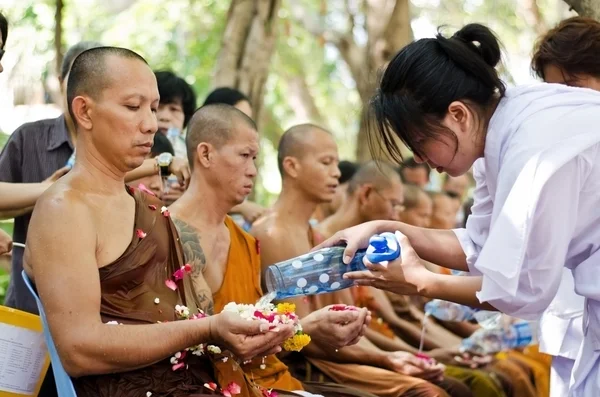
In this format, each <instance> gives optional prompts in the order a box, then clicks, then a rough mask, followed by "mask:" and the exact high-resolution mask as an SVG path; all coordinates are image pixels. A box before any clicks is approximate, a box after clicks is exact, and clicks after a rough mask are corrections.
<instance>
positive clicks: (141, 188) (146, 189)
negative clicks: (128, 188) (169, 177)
mask: <svg viewBox="0 0 600 397" xmlns="http://www.w3.org/2000/svg"><path fill="white" fill-rule="evenodd" d="M138 189H140V191H142V192H144V193H147V194H149V195H151V196H155V197H156V194H154V192H153V191H152V190H150V189H148V188H147V187H146V185H144V184H143V183H140V184H139V185H138Z"/></svg>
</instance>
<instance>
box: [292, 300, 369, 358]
mask: <svg viewBox="0 0 600 397" xmlns="http://www.w3.org/2000/svg"><path fill="white" fill-rule="evenodd" d="M332 307H333V306H327V307H324V308H322V309H320V310H316V311H314V312H312V313H310V314H309V315H308V316H306V317H304V318H303V319H302V320H301V324H302V329H303V330H304V332H305V333H307V334H308V335H310V337H311V340H312V341H313V342H315V343H316V344H318V345H321V346H323V347H331V348H334V349H340V348H342V347H345V346H351V345H354V344H356V343H358V341H359V340H360V338H361V337H362V336H363V335H364V333H365V331H366V329H367V326H368V324H369V322H370V320H371V315H370V313H369V311H368V310H367V309H364V308H363V309H359V308H356V310H342V311H336V310H330V309H331V308H332Z"/></svg>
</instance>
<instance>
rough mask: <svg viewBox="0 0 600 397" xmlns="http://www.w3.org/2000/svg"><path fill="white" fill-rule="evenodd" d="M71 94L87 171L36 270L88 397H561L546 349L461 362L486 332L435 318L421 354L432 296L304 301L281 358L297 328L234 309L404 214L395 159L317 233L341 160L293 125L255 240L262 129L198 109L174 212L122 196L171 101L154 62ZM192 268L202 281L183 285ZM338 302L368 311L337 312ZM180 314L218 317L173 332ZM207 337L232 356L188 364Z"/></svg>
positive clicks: (38, 243) (76, 79) (125, 60)
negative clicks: (240, 215) (340, 235)
mask: <svg viewBox="0 0 600 397" xmlns="http://www.w3.org/2000/svg"><path fill="white" fill-rule="evenodd" d="M106 76H111V78H110V79H107V78H106ZM67 91H68V93H69V97H70V98H71V99H72V100H71V101H69V102H70V105H69V112H70V113H71V115H72V117H73V120H74V122H75V125H76V127H77V129H78V131H79V132H78V134H79V135H78V140H77V156H78V159H77V163H76V166H75V167H74V168H73V170H72V171H70V172H69V173H68V174H67V175H65V176H64V177H62V178H61V179H59V180H58V181H57V182H56V183H55V184H53V185H52V187H51V188H50V189H48V190H47V191H46V192H45V193H44V195H43V196H42V197H41V198H40V199H39V200H38V202H37V204H36V208H35V210H34V212H33V215H32V219H31V225H30V229H29V234H28V240H27V241H28V243H27V246H26V249H25V255H24V269H25V271H26V272H27V274H28V275H29V277H30V278H31V279H32V280H33V282H34V283H35V285H36V288H37V291H38V292H39V296H40V298H41V301H42V302H43V307H44V309H45V313H46V316H47V321H48V326H49V329H50V333H51V335H52V339H53V340H54V342H55V344H56V346H57V350H58V354H59V357H60V360H61V363H62V365H63V366H64V368H65V370H66V371H67V373H68V374H69V375H70V376H71V377H72V379H73V384H74V386H75V390H76V392H77V394H78V395H79V396H98V395H99V396H114V395H119V396H126V397H127V396H139V395H144V394H145V393H146V395H158V396H163V395H169V396H190V395H192V396H201V395H211V394H214V393H220V394H225V395H227V394H236V393H238V392H239V393H238V394H239V395H242V396H261V395H262V396H265V395H274V393H273V392H276V393H278V395H281V396H294V395H323V396H372V395H376V396H381V397H388V396H389V397H398V396H456V397H458V396H461V397H464V396H467V397H468V396H515V397H516V396H519V397H521V396H526V397H527V396H539V397H541V396H544V395H547V393H548V368H549V364H548V362H547V359H546V357H544V356H541V355H539V354H537V353H536V352H535V349H530V350H529V351H526V352H521V351H509V352H505V353H504V354H502V355H499V356H495V357H473V356H469V355H463V354H461V353H460V352H459V350H458V344H459V343H460V340H461V339H462V338H464V337H466V336H468V335H469V334H471V333H472V332H474V330H475V329H476V328H477V326H476V325H473V324H470V323H459V324H454V325H453V326H452V325H449V324H442V323H436V322H433V321H432V322H431V324H430V325H429V326H428V327H427V332H426V334H425V337H424V340H423V346H424V352H425V353H426V354H427V355H428V356H429V359H427V360H425V359H422V358H419V357H417V356H416V353H417V352H418V350H419V341H420V332H421V321H422V318H423V311H422V302H419V301H413V300H410V299H408V298H407V297H404V296H398V295H393V294H387V293H384V292H382V291H379V290H377V289H374V288H371V287H355V288H352V289H347V290H343V291H340V292H336V293H333V294H323V295H316V296H311V297H306V298H300V299H294V300H293V301H292V303H294V304H295V307H296V314H297V315H298V316H299V317H300V318H301V324H302V327H303V329H304V332H305V333H307V334H309V335H310V336H311V339H312V340H311V343H310V344H308V345H307V346H306V347H304V349H303V350H302V351H301V352H299V353H287V352H286V353H281V354H279V353H280V350H281V348H280V345H281V344H282V343H283V341H285V340H286V339H288V338H289V337H290V336H291V335H292V334H293V329H292V327H291V326H289V325H280V326H278V328H277V329H274V330H273V329H264V327H263V326H262V323H261V322H260V321H248V320H245V319H242V318H241V317H239V316H237V315H234V314H232V313H227V312H222V310H223V308H224V307H225V305H226V304H227V303H229V302H236V303H245V304H251V303H255V302H256V301H257V300H258V299H259V298H260V297H261V295H262V288H261V280H260V274H261V272H262V270H263V269H264V268H265V267H266V266H268V265H270V264H273V263H275V262H279V261H281V260H285V259H289V258H292V257H295V256H298V255H301V254H305V253H307V252H308V251H310V250H311V249H312V248H313V247H314V246H315V245H316V244H317V243H319V242H320V241H321V240H322V239H323V238H326V237H329V236H331V235H333V234H334V233H335V232H336V231H338V230H341V229H344V228H347V227H350V226H353V225H357V224H359V223H363V222H367V221H370V220H373V219H396V218H397V217H398V215H401V214H402V213H403V211H402V209H403V208H402V207H404V206H406V205H408V204H409V203H408V202H407V201H405V194H404V189H405V188H406V187H405V186H404V185H403V183H402V181H401V179H400V176H399V174H398V173H397V171H396V170H395V169H394V168H393V167H391V166H390V165H387V164H385V163H382V162H378V163H368V164H365V165H363V166H361V167H360V168H359V169H358V171H357V172H356V173H355V174H354V175H353V176H352V178H351V179H350V180H349V181H348V184H347V188H346V192H345V197H344V200H343V201H342V203H341V205H340V207H339V209H338V210H337V211H336V212H335V213H334V214H332V215H331V216H329V217H327V218H326V219H323V220H322V221H320V222H319V223H318V224H317V225H316V226H312V225H311V223H310V220H311V218H312V216H313V214H314V213H315V210H316V208H317V206H318V205H320V204H323V203H327V202H330V201H331V200H332V199H333V197H334V196H335V194H336V191H337V190H338V188H339V177H340V171H339V168H338V148H337V145H336V142H335V140H334V138H333V136H332V135H331V134H330V133H329V132H328V131H326V130H324V129H323V128H320V127H318V126H315V125H311V124H303V125H298V126H295V127H292V128H290V129H289V130H287V131H286V132H285V133H284V135H283V136H282V138H281V141H280V143H279V147H278V167H279V171H280V173H281V177H282V191H281V194H280V195H279V197H278V198H277V200H276V201H275V203H274V204H273V206H272V207H271V208H270V209H269V211H267V212H266V213H265V214H264V215H263V216H262V217H261V218H259V219H258V220H257V221H255V222H254V224H253V225H252V229H251V230H250V233H247V232H245V231H244V230H242V228H240V227H239V226H238V225H236V224H235V222H234V221H233V220H232V219H231V218H230V217H228V216H227V214H228V213H229V212H230V211H231V210H232V208H233V207H234V206H236V205H239V204H240V203H242V202H243V201H244V200H245V199H246V197H247V196H248V195H249V193H250V192H251V190H252V187H253V180H254V178H255V177H256V173H257V170H256V165H255V159H256V156H257V155H258V152H259V149H260V145H259V133H258V131H257V128H256V125H255V123H254V121H252V119H250V118H249V117H248V116H247V115H245V114H244V113H243V112H241V111H239V110H238V109H236V108H234V107H232V106H229V105H209V106H204V107H202V108H200V109H198V110H197V111H196V112H195V113H194V115H193V117H192V118H191V120H190V123H189V126H188V132H187V137H186V145H187V150H188V158H189V161H190V167H191V170H192V171H191V172H192V173H191V177H190V179H189V185H188V186H186V189H185V193H183V195H182V196H181V197H180V198H179V199H177V201H175V202H174V203H173V204H172V205H171V206H169V207H168V208H167V207H164V206H163V203H162V202H161V201H160V200H159V199H158V198H156V197H155V196H154V195H153V194H151V193H150V192H149V191H148V190H147V189H145V188H139V187H136V186H135V184H134V185H133V186H129V187H127V188H124V175H125V173H126V172H128V171H130V170H132V169H135V168H136V167H138V166H139V165H140V164H141V163H142V162H143V161H144V160H145V157H147V156H148V153H149V152H150V146H151V145H149V143H150V142H151V141H152V139H153V134H154V133H155V132H156V119H155V117H154V116H153V109H155V106H156V104H157V103H158V93H157V90H156V84H155V80H154V74H153V73H152V71H151V70H150V68H149V67H148V66H147V64H146V63H145V62H144V61H143V59H142V58H141V57H139V56H138V55H137V54H135V53H133V52H131V51H129V50H126V49H120V48H113V47H102V48H97V49H93V50H89V51H86V52H84V53H82V55H80V56H79V57H78V58H77V59H76V60H75V62H74V64H73V67H72V70H71V76H70V78H69V81H68V90H67ZM130 102H134V103H130ZM123 103H124V104H125V105H122V104H123ZM417 193H419V191H417ZM423 197H425V196H421V195H420V194H416V198H415V199H414V201H415V203H420V202H421V200H422V198H423ZM410 206H411V209H414V208H416V207H417V205H416V204H410ZM404 210H405V209H404ZM409 212H410V209H409V211H408V213H409ZM405 220H406V221H408V220H409V217H406V218H405ZM132 231H133V233H132ZM184 265H189V266H184ZM182 268H186V269H188V270H189V271H188V272H186V273H185V274H182V275H180V277H175V278H173V274H174V273H176V272H178V271H180V270H181V269H182ZM337 304H345V305H350V306H355V307H357V308H358V310H347V311H336V310H330V309H331V307H332V305H337ZM176 305H185V306H186V307H187V308H188V309H189V311H190V313H194V314H197V313H200V312H201V313H204V314H206V315H207V316H206V317H204V318H200V319H196V320H194V321H175V320H178V316H177V313H176V310H175V309H174V308H175V307H176ZM114 323H118V324H121V325H113V324H114ZM207 343H208V344H213V345H217V346H219V347H220V349H219V350H220V351H222V352H230V353H231V357H229V356H224V355H223V354H217V353H215V354H213V353H210V354H208V353H207V354H204V355H200V356H198V355H193V354H188V355H187V356H185V364H186V365H185V366H183V367H178V368H177V369H175V370H174V367H173V362H174V361H173V356H175V362H176V361H177V360H179V359H181V360H183V357H182V355H181V353H180V352H181V351H184V350H185V349H186V348H189V347H192V346H197V345H198V344H207ZM177 353H179V355H178V356H177ZM229 358H230V359H229ZM232 385H235V387H232ZM213 389H216V391H214V390H213ZM232 391H233V393H232ZM148 393H150V394H148Z"/></svg>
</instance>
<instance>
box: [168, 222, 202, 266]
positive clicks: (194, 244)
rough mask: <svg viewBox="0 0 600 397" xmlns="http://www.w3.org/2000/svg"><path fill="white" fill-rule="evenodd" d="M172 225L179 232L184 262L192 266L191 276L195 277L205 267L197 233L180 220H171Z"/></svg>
mask: <svg viewBox="0 0 600 397" xmlns="http://www.w3.org/2000/svg"><path fill="white" fill-rule="evenodd" d="M173 223H175V226H176V227H177V231H178V232H179V238H180V239H181V245H182V246H183V254H184V256H185V261H186V262H187V263H189V264H190V265H192V276H193V277H197V276H198V275H199V274H201V273H202V272H203V271H204V267H205V266H206V256H205V255H204V250H202V246H201V245H200V236H199V233H198V231H197V230H196V229H194V228H193V227H192V226H191V225H189V224H188V223H186V222H184V221H182V220H180V219H175V218H173Z"/></svg>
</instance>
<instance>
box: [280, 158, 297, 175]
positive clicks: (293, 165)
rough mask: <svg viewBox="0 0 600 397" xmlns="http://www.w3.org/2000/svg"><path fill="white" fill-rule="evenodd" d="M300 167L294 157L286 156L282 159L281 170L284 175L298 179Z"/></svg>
mask: <svg viewBox="0 0 600 397" xmlns="http://www.w3.org/2000/svg"><path fill="white" fill-rule="evenodd" d="M300 167H301V166H300V163H299V162H298V159H297V158H295V157H291V156H287V157H285V158H284V159H283V170H284V171H285V173H286V175H288V176H290V177H292V178H294V179H296V178H298V173H299V172H300Z"/></svg>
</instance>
